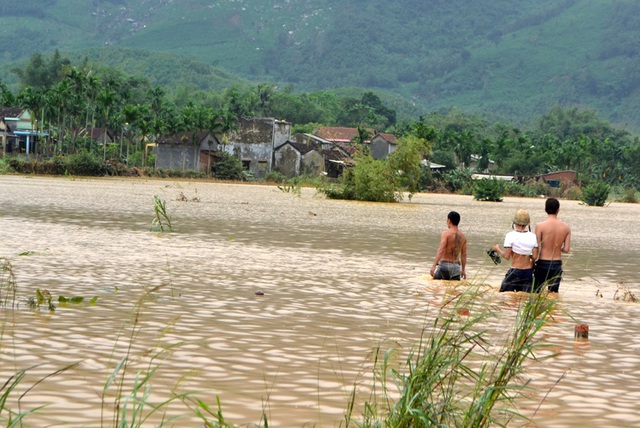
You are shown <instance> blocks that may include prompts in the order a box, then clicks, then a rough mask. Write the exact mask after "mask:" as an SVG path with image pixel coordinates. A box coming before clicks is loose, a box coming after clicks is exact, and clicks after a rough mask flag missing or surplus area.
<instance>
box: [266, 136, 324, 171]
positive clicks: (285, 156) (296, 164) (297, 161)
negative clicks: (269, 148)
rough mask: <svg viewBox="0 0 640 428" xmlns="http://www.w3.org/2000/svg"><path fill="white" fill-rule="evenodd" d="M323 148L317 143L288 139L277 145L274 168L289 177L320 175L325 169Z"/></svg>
mask: <svg viewBox="0 0 640 428" xmlns="http://www.w3.org/2000/svg"><path fill="white" fill-rule="evenodd" d="M321 152H322V149H321V148H320V146H318V145H316V144H305V143H297V142H294V141H287V142H286V143H284V144H282V145H281V146H279V147H276V150H275V153H274V168H273V169H274V170H275V171H278V172H280V173H281V174H283V175H285V176H287V177H295V176H298V175H320V174H322V173H323V172H324V170H325V166H324V164H325V160H324V156H323V155H322V153H321Z"/></svg>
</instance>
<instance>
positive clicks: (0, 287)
mask: <svg viewBox="0 0 640 428" xmlns="http://www.w3.org/2000/svg"><path fill="white" fill-rule="evenodd" d="M15 304H16V275H15V274H14V272H13V265H12V264H11V261H10V260H9V259H7V258H5V257H0V308H13V307H14V306H15Z"/></svg>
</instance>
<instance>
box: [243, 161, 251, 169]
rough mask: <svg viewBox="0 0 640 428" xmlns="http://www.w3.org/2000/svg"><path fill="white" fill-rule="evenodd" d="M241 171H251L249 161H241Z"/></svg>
mask: <svg viewBox="0 0 640 428" xmlns="http://www.w3.org/2000/svg"><path fill="white" fill-rule="evenodd" d="M242 169H244V170H245V171H250V170H251V161H250V160H243V161H242Z"/></svg>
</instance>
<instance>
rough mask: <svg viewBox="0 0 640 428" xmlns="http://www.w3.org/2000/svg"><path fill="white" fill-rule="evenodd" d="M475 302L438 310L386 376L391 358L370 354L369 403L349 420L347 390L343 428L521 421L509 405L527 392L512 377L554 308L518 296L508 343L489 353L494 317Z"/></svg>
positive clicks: (469, 297)
mask: <svg viewBox="0 0 640 428" xmlns="http://www.w3.org/2000/svg"><path fill="white" fill-rule="evenodd" d="M478 297H479V294H478V292H477V290H468V291H466V292H465V293H462V294H459V295H457V296H456V297H454V298H452V299H451V300H450V301H449V302H447V303H446V304H445V305H443V306H442V307H441V308H440V309H439V311H438V314H437V316H436V317H435V319H434V320H433V322H432V324H431V325H430V326H429V327H427V328H425V329H424V330H423V334H422V337H421V340H420V341H419V343H418V344H417V345H416V347H415V349H413V350H412V351H410V352H409V356H408V358H407V360H406V363H405V365H404V366H401V367H400V368H397V369H396V368H393V366H394V365H395V364H394V363H393V360H394V358H393V352H392V351H386V352H384V353H383V352H378V353H376V354H375V355H376V357H375V358H376V360H375V361H374V371H375V373H374V382H375V385H374V386H373V388H372V392H371V397H370V398H369V399H368V400H366V401H365V402H364V404H363V411H362V416H357V415H354V412H355V410H354V409H355V408H356V407H357V406H358V403H356V401H357V399H356V395H357V394H356V388H354V392H353V393H352V395H351V400H350V403H349V407H348V412H347V415H346V418H345V422H346V426H347V427H350V426H354V427H365V428H369V427H394V428H404V427H465V428H468V427H478V428H479V427H489V426H506V425H507V424H508V423H509V421H510V420H512V419H513V418H514V417H516V418H520V419H526V418H525V417H524V416H523V415H520V414H518V411H517V408H516V406H515V405H514V403H513V400H514V399H515V398H517V397H519V396H521V395H522V394H523V393H524V392H525V391H526V390H527V383H526V382H523V381H522V380H521V379H520V378H519V374H520V373H521V372H522V371H523V364H524V363H525V361H526V360H527V359H529V358H532V359H535V358H536V355H535V352H534V351H535V350H536V348H538V347H541V346H543V345H542V344H540V343H538V342H537V340H536V338H535V336H536V334H537V333H538V332H539V331H540V329H541V328H542V327H543V326H544V324H545V323H546V322H547V321H548V320H549V319H550V317H551V311H552V309H553V307H554V303H555V300H552V299H548V298H547V296H546V293H544V294H531V295H523V299H522V301H521V302H520V306H519V308H518V312H517V317H516V319H515V320H514V322H513V326H512V328H511V331H510V334H509V336H508V337H507V338H505V340H504V343H501V344H499V345H498V346H496V345H495V344H493V343H491V342H490V340H489V339H488V337H489V336H493V337H495V334H492V335H490V334H488V333H489V328H490V327H487V326H486V324H485V323H486V321H488V320H490V318H491V317H492V316H493V315H494V314H492V312H491V311H490V310H488V309H487V306H486V305H480V304H479V301H478ZM472 313H477V315H475V316H473V317H471V316H469V314H472ZM502 322H509V321H507V320H504V319H503V320H502Z"/></svg>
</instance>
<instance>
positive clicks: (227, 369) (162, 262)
mask: <svg viewBox="0 0 640 428" xmlns="http://www.w3.org/2000/svg"><path fill="white" fill-rule="evenodd" d="M154 195H157V196H159V197H160V198H161V199H163V200H165V201H166V207H167V212H168V214H169V215H170V217H171V219H172V221H173V227H174V232H173V233H157V232H152V231H150V225H151V222H152V220H153V218H154V216H155V215H154V210H153V207H154V203H153V197H154ZM517 208H524V209H527V210H529V211H530V213H531V217H532V222H533V223H536V222H539V221H542V220H543V219H544V218H545V214H544V199H535V198H531V199H522V198H506V199H505V201H504V202H502V203H483V202H477V201H474V200H473V199H472V197H470V196H460V195H435V194H418V195H415V196H414V197H413V198H412V199H411V200H408V199H405V201H404V202H403V203H399V204H373V203H358V202H348V201H332V200H326V199H324V198H323V197H321V196H319V195H317V194H316V192H315V190H313V189H303V190H302V193H301V195H300V196H296V195H294V194H292V193H286V192H283V191H281V190H279V189H278V188H277V187H274V186H258V185H246V184H245V185H237V184H220V183H207V182H189V181H175V180H146V179H114V178H109V179H80V178H75V179H73V178H43V177H36V178H34V177H23V176H1V177H0V228H1V230H2V235H0V257H5V258H7V259H8V260H9V261H10V263H11V266H12V269H13V272H14V273H15V275H16V280H17V285H18V298H17V302H18V303H19V308H18V309H17V310H3V311H2V314H3V316H2V324H1V325H0V326H1V329H0V335H1V340H2V341H1V342H0V343H1V345H0V381H1V382H4V380H6V379H7V378H8V377H9V376H10V375H11V374H13V373H14V372H16V371H17V370H22V369H26V368H31V369H30V370H29V372H28V375H27V377H26V378H25V380H24V381H23V382H22V383H21V385H20V387H19V388H18V390H17V391H19V392H20V393H22V392H24V390H25V389H26V388H27V387H29V386H33V385H34V384H35V383H36V382H37V381H38V380H40V379H42V382H40V383H37V384H36V385H35V386H34V387H33V388H32V389H31V390H30V391H29V392H28V394H26V395H25V397H24V398H22V400H21V403H20V407H19V409H21V410H22V411H25V410H27V409H33V408H35V407H36V406H40V405H46V407H44V408H43V409H40V410H38V411H37V412H35V413H33V414H31V415H29V416H27V418H26V419H25V422H26V423H27V424H28V426H34V427H43V426H73V427H98V426H101V422H100V421H101V420H102V421H107V423H106V425H105V426H109V423H108V421H110V420H111V419H110V417H111V413H110V411H111V410H110V405H112V404H113V399H112V398H109V397H112V395H110V394H112V393H113V388H111V389H110V390H109V391H108V392H107V393H106V397H107V399H106V407H105V410H104V415H101V409H100V407H101V406H100V402H101V396H102V395H103V388H104V386H105V384H106V382H107V379H108V376H109V375H110V374H112V373H113V372H114V370H115V367H116V365H117V363H118V362H119V361H120V360H121V359H122V358H123V357H124V356H126V355H128V356H129V357H130V358H129V361H130V366H129V367H128V369H127V370H128V371H127V373H129V374H131V373H135V372H136V371H138V370H144V369H145V368H148V367H150V368H155V369H156V371H155V372H154V374H153V376H152V381H151V385H152V390H151V391H152V392H151V398H150V400H152V401H155V402H159V401H160V400H162V399H163V398H166V397H167V396H168V395H169V394H170V393H171V391H176V392H194V393H195V395H197V396H198V397H199V398H201V399H203V400H204V401H206V402H208V403H210V405H212V406H214V407H215V400H216V397H219V398H220V400H221V404H222V412H223V415H224V416H225V418H226V420H227V421H228V422H231V423H234V424H238V425H249V424H251V423H258V422H259V421H260V417H261V415H262V413H263V412H264V413H265V414H266V415H267V417H268V420H269V425H270V426H273V427H301V426H304V425H305V424H306V426H327V427H333V426H338V425H339V424H340V421H341V420H343V414H344V412H345V409H346V403H347V401H348V397H349V395H350V393H351V391H352V389H353V386H354V384H355V385H357V388H358V391H359V392H358V393H359V394H361V393H363V391H365V392H366V391H367V390H368V386H369V384H370V379H371V371H370V361H371V360H370V356H371V351H372V349H373V348H374V347H376V346H378V345H379V346H382V347H383V348H386V347H389V348H396V349H399V350H401V351H406V350H408V349H411V347H412V346H413V345H414V344H415V343H416V340H417V339H418V337H419V335H420V332H421V330H422V328H423V327H424V326H425V322H428V320H429V319H431V318H430V317H431V316H432V314H434V313H435V310H436V308H437V307H438V306H439V305H440V304H441V303H442V302H443V301H444V300H445V299H447V298H448V296H451V294H452V293H455V291H456V289H459V288H460V287H465V285H464V284H462V285H457V286H456V285H453V284H450V283H447V282H438V281H433V280H431V279H430V277H429V276H428V271H429V266H430V264H431V262H432V260H433V256H434V255H435V250H436V247H437V244H438V240H439V235H440V232H441V231H442V229H443V228H444V227H445V218H446V214H447V213H448V212H449V210H451V209H455V210H457V211H459V212H460V213H461V215H462V222H461V229H462V230H463V231H464V232H465V233H466V234H467V236H468V239H469V265H468V276H469V278H468V279H469V281H470V282H472V283H474V284H483V287H484V288H485V289H486V293H489V296H490V299H491V300H492V301H493V302H494V304H495V307H497V308H498V309H499V311H498V312H499V315H498V318H497V320H496V321H495V325H494V326H493V327H494V329H495V335H496V336H499V335H500V334H507V333H506V332H507V331H508V326H510V325H511V324H512V322H513V318H514V316H515V311H516V309H515V308H516V306H517V296H515V295H514V294H513V293H502V294H500V293H498V292H497V289H498V287H499V284H500V280H501V277H502V276H503V275H504V272H505V271H506V268H507V264H506V263H504V262H503V263H502V264H501V265H498V266H494V265H493V264H492V263H491V262H490V261H489V259H488V258H487V256H486V255H485V253H484V250H485V249H486V248H488V247H489V246H491V245H493V244H495V243H501V242H502V239H503V236H504V233H506V232H507V231H508V229H509V227H510V224H511V223H510V218H511V216H512V215H513V213H514V212H515V210H516V209H517ZM560 217H561V219H563V220H564V221H566V222H567V223H569V224H570V225H571V226H572V230H573V243H572V246H573V251H572V254H571V255H570V257H568V258H567V259H566V261H565V263H566V272H565V279H564V281H563V282H562V285H561V288H560V294H559V295H558V296H557V299H558V302H557V310H556V314H557V315H556V316H555V317H554V322H553V323H551V324H549V325H547V326H545V328H544V329H543V332H542V338H543V340H544V342H545V343H549V344H552V345H553V347H552V350H553V352H557V355H556V356H555V357H553V358H550V359H547V360H544V361H540V362H533V361H532V362H529V363H527V370H526V373H525V375H524V377H523V380H528V381H529V382H530V385H531V386H532V387H534V388H535V390H532V391H531V392H530V393H529V394H528V395H529V396H530V398H531V399H530V400H524V399H523V400H520V402H519V407H520V410H521V411H522V412H523V413H524V414H525V415H529V416H532V417H533V421H534V423H533V424H532V425H531V426H540V427H582V428H587V427H603V426H607V427H612V426H617V427H627V426H640V408H639V406H638V402H639V400H640V327H639V325H640V323H639V322H638V319H639V315H640V303H634V302H630V301H625V300H621V299H619V298H620V297H621V296H627V297H629V296H638V297H640V286H639V284H638V273H637V266H638V260H639V255H640V244H639V243H638V238H639V235H638V231H639V230H640V205H637V204H619V203H612V204H610V205H609V206H607V207H604V208H595V207H587V206H583V205H581V204H579V203H578V202H576V201H561V211H560ZM36 289H41V290H42V289H46V290H48V291H49V292H50V293H51V294H52V295H53V296H54V298H56V299H57V297H58V296H65V297H72V296H83V297H85V298H86V299H87V300H88V299H90V298H91V297H94V296H97V297H98V300H97V301H96V303H95V304H94V305H89V304H87V303H86V301H85V302H84V303H83V304H78V305H62V304H59V303H57V302H56V304H57V306H58V307H57V309H56V310H55V312H49V311H46V310H29V309H27V307H26V304H25V300H26V299H27V298H28V297H30V296H33V295H35V290H36ZM154 289H155V290H154ZM256 291H262V292H263V293H264V295H262V296H259V295H256ZM577 323H584V324H588V325H589V329H590V331H589V340H588V341H580V342H578V341H576V340H575V339H574V327H575V325H576V324H577ZM167 348H170V349H167ZM161 349H167V350H166V351H165V352H160V350H161ZM74 363H77V365H76V366H74V367H73V368H71V369H69V370H67V371H65V372H63V373H60V374H57V375H55V376H51V377H48V375H51V374H53V373H54V372H55V371H56V370H59V369H61V368H63V367H65V366H67V365H69V364H74ZM12 398H13V400H14V401H11V406H13V408H14V409H15V410H18V404H17V403H16V402H15V398H16V394H13V395H12ZM170 409H171V410H170V411H169V413H170V414H171V413H172V412H175V414H181V413H189V412H188V411H186V412H185V411H184V409H181V408H176V409H175V410H174V408H173V407H171V408H170ZM105 415H106V416H105ZM158 420H159V419H158V416H151V417H150V419H149V420H148V421H147V423H146V424H143V425H142V426H154V424H156V423H158ZM519 423H520V422H517V421H514V426H516V425H518V424H519ZM174 425H175V426H201V425H202V424H201V423H200V424H199V423H198V422H197V420H194V419H193V418H189V419H182V420H179V421H177V422H175V424H174Z"/></svg>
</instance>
